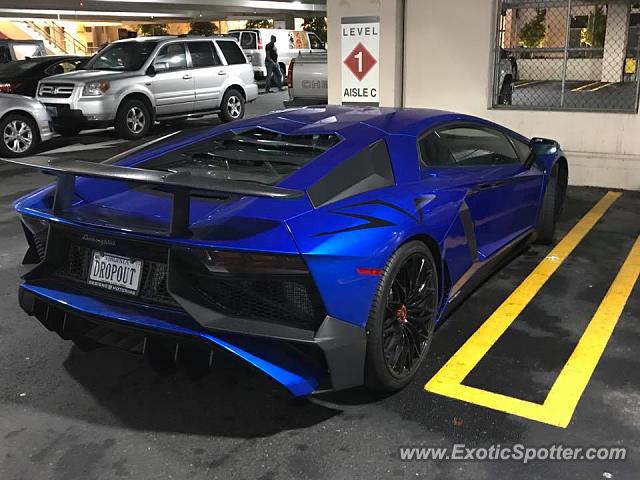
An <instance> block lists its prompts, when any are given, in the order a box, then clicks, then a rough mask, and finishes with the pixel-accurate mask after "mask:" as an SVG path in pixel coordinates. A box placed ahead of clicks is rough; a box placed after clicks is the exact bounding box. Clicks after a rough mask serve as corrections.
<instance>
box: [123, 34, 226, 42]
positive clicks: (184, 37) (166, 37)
mask: <svg viewBox="0 0 640 480" xmlns="http://www.w3.org/2000/svg"><path fill="white" fill-rule="evenodd" d="M170 40H233V39H231V38H229V37H225V36H222V35H215V36H209V37H205V36H202V35H155V36H154V35H150V36H143V37H134V38H123V39H122V40H116V41H115V42H111V43H125V42H168V41H170Z"/></svg>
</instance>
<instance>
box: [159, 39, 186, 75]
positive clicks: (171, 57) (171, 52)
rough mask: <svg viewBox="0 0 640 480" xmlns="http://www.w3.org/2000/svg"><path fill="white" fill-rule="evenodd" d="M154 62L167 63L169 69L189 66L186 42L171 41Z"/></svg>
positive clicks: (181, 68)
mask: <svg viewBox="0 0 640 480" xmlns="http://www.w3.org/2000/svg"><path fill="white" fill-rule="evenodd" d="M153 63H154V65H157V64H159V63H165V64H167V67H168V69H169V71H171V70H184V69H185V68H187V55H186V53H185V50H184V44H182V43H170V44H169V45H165V46H164V47H162V48H161V49H160V51H159V52H158V55H156V59H155V60H154V61H153Z"/></svg>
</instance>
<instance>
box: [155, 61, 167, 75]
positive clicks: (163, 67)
mask: <svg viewBox="0 0 640 480" xmlns="http://www.w3.org/2000/svg"><path fill="white" fill-rule="evenodd" d="M153 69H154V70H155V72H156V73H162V72H168V71H169V64H168V63H167V62H157V63H154V64H153Z"/></svg>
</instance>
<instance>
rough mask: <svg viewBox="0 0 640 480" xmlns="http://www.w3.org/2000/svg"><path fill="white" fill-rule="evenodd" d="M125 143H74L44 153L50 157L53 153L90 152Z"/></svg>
mask: <svg viewBox="0 0 640 480" xmlns="http://www.w3.org/2000/svg"><path fill="white" fill-rule="evenodd" d="M125 142H126V140H106V141H104V142H97V143H91V144H88V145H87V144H84V143H74V144H72V145H66V146H64V147H59V148H54V149H53V150H49V151H47V152H45V153H46V154H47V155H51V154H53V153H72V152H90V151H92V150H101V149H104V148H113V147H117V146H118V145H121V144H123V143H125Z"/></svg>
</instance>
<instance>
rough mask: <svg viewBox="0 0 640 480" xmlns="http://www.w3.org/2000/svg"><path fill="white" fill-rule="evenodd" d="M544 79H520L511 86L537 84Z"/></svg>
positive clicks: (518, 86)
mask: <svg viewBox="0 0 640 480" xmlns="http://www.w3.org/2000/svg"><path fill="white" fill-rule="evenodd" d="M544 82H546V80H522V81H521V82H520V83H518V82H516V83H514V84H513V88H520V87H528V86H529V85H537V84H538V83H544Z"/></svg>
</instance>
